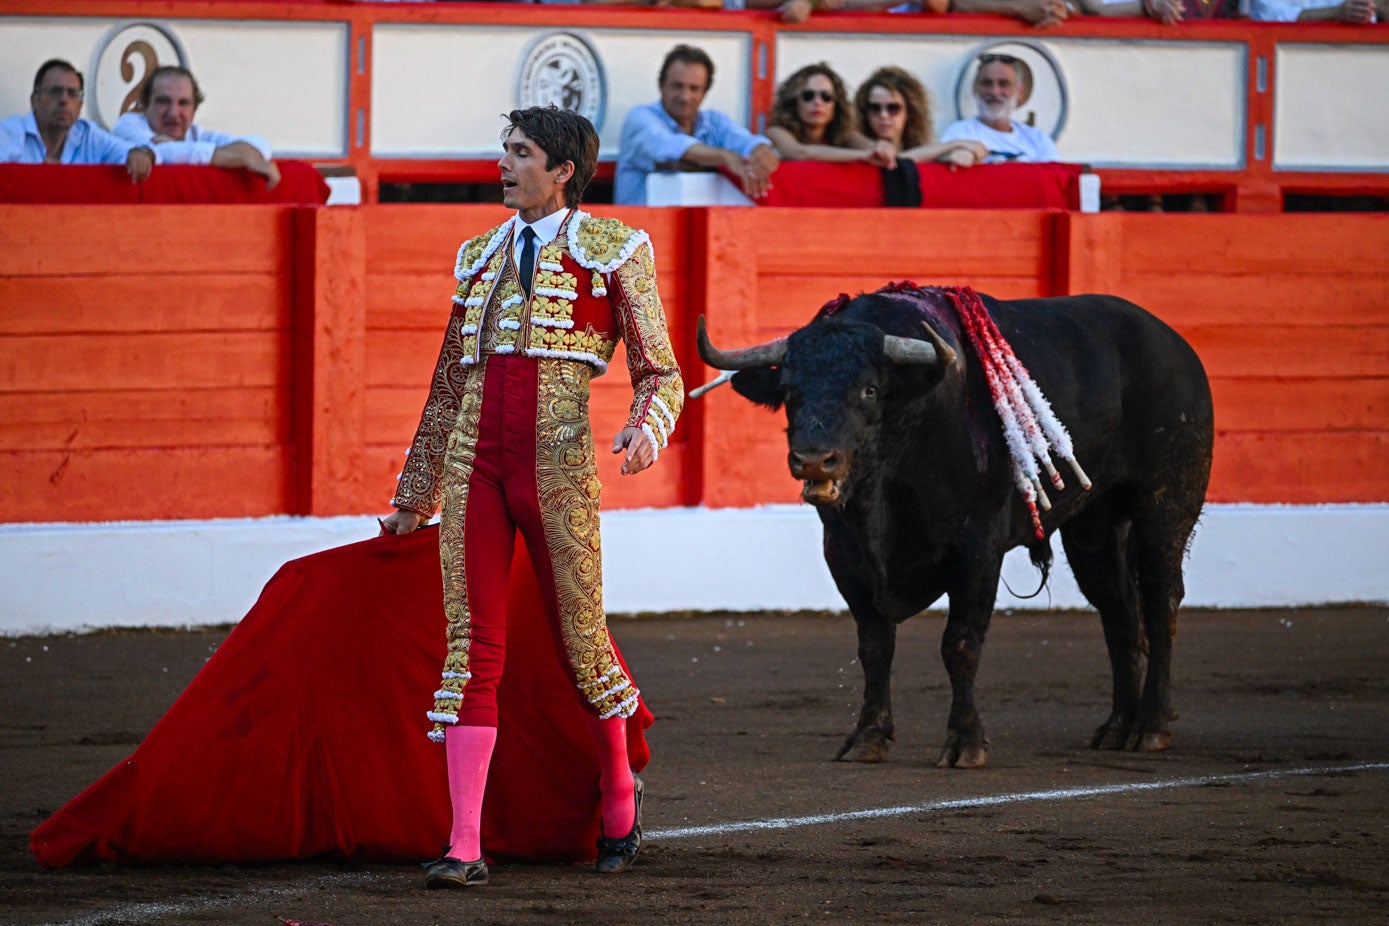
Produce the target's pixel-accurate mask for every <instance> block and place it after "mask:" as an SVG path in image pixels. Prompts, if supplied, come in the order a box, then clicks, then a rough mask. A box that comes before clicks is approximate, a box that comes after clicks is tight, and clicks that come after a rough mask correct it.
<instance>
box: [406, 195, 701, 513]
mask: <svg viewBox="0 0 1389 926" xmlns="http://www.w3.org/2000/svg"><path fill="white" fill-rule="evenodd" d="M520 224H521V223H520V220H519V218H517V217H515V216H513V217H512V218H511V219H509V220H507V221H506V222H503V223H502V224H501V225H498V226H497V227H496V228H493V229H492V230H490V231H488V232H486V233H484V234H482V235H479V236H478V237H476V238H473V239H472V240H470V241H467V242H465V243H464V244H463V246H462V247H461V248H459V251H458V261H457V264H456V266H455V268H454V277H455V278H456V279H457V280H458V290H457V292H456V294H455V295H454V297H453V313H452V316H451V317H450V318H449V323H448V330H447V332H446V333H445V336H444V345H443V348H442V350H441V351H440V354H439V362H438V365H437V366H436V368H435V372H434V379H433V383H432V386H431V388H430V393H429V399H428V401H427V402H426V404H425V409H424V413H423V415H422V416H421V420H420V426H419V429H418V430H417V432H416V434H415V440H414V442H413V444H412V446H411V448H410V453H409V456H408V458H407V460H406V463H405V466H404V468H403V470H402V471H401V474H400V480H399V482H398V484H397V487H396V495H395V498H394V499H392V501H391V504H392V505H394V506H395V507H397V508H406V509H409V510H411V511H415V512H418V513H420V514H422V515H425V516H426V517H428V516H430V515H432V514H433V513H434V512H435V511H436V510H437V509H438V507H439V498H440V486H439V477H440V473H441V471H442V467H443V459H444V453H445V450H446V449H447V443H448V436H449V432H450V430H451V429H452V428H453V425H454V423H455V421H456V420H457V418H458V411H459V405H460V397H461V394H462V392H463V384H464V379H465V374H466V368H467V367H469V366H471V365H473V364H476V363H477V362H478V361H479V360H480V359H481V356H480V355H481V344H480V340H479V334H480V332H481V330H482V322H483V313H484V311H485V310H487V307H488V306H489V304H491V305H495V306H496V308H497V310H499V311H500V312H501V313H502V316H501V317H500V318H499V319H497V320H496V324H497V325H498V326H499V327H500V329H501V331H500V333H499V339H498V343H497V344H496V345H495V346H494V347H493V348H492V350H493V351H494V352H495V353H499V354H505V353H521V354H524V355H526V356H530V357H557V358H562V359H566V360H573V361H576V362H579V363H584V364H587V365H589V366H591V367H592V368H593V370H594V374H595V375H602V374H603V373H605V372H606V371H607V368H608V361H610V360H611V359H612V356H613V352H614V350H615V349H616V347H617V342H618V340H619V339H620V340H622V341H623V342H625V345H626V351H627V369H628V373H629V374H630V376H631V378H632V393H633V396H632V406H631V413H630V415H629V416H628V418H627V422H626V424H625V427H634V428H640V429H641V430H642V431H643V432H644V433H645V434H646V436H647V437H648V438H649V439H650V440H651V443H652V447H653V449H654V450H655V451H656V453H657V454H658V455H659V454H660V451H661V450H662V449H664V448H665V446H666V444H667V443H668V442H669V441H670V437H671V434H672V432H673V431H674V429H675V420H676V418H678V417H679V415H680V410H681V408H682V406H683V404H684V383H683V382H682V380H681V378H680V370H679V368H678V367H677V366H676V363H675V354H674V352H673V351H672V350H671V346H670V336H669V334H668V333H667V331H666V324H665V313H664V310H663V309H662V307H661V297H660V293H659V292H658V291H657V289H656V276H655V266H654V258H653V255H652V251H651V240H650V238H649V237H648V236H647V234H646V232H644V231H641V230H639V229H635V228H632V227H630V226H628V225H625V224H623V223H622V222H620V221H618V220H617V219H610V218H596V217H594V216H591V215H588V214H586V213H584V212H582V211H579V210H574V211H573V212H572V213H571V214H570V215H569V216H568V218H567V219H566V220H565V222H564V224H563V225H562V226H561V228H560V231H559V234H558V235H556V237H555V239H554V240H553V241H551V242H550V243H548V244H546V245H545V246H544V247H542V248H541V249H540V253H539V255H538V260H537V261H536V265H537V266H536V277H535V281H534V289H533V296H532V298H531V300H530V305H529V307H528V306H527V305H526V300H525V294H524V293H523V292H522V291H521V289H520V287H519V285H517V283H516V282H515V281H514V280H515V274H514V273H508V272H504V270H505V269H506V268H505V262H506V261H508V260H510V258H511V249H512V237H513V236H514V235H515V234H516V231H517V229H518V228H519V227H520ZM527 309H529V311H526V310H527Z"/></svg>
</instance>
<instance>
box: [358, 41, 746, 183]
mask: <svg viewBox="0 0 1389 926" xmlns="http://www.w3.org/2000/svg"><path fill="white" fill-rule="evenodd" d="M555 31H562V32H568V33H571V34H573V35H577V36H579V37H580V38H582V39H584V40H585V41H586V42H587V43H588V44H589V45H590V46H592V48H593V50H594V52H595V54H596V55H597V57H598V59H599V60H600V61H601V63H602V66H603V70H604V72H605V75H606V78H607V84H606V87H607V96H606V103H605V106H604V118H603V121H602V125H600V126H599V127H598V129H599V141H600V143H601V154H602V156H603V157H616V156H617V145H618V138H619V136H620V135H621V132H622V119H623V117H624V116H625V115H626V113H627V110H628V109H630V108H631V107H633V106H636V105H639V104H641V103H650V102H652V101H653V100H655V99H656V98H657V97H658V95H659V94H658V92H657V89H656V77H657V74H658V72H659V71H660V68H661V61H662V59H663V58H664V57H665V55H666V52H668V51H669V50H670V49H671V48H672V47H673V46H674V45H676V44H677V43H679V42H688V43H691V44H695V45H698V46H699V47H701V48H703V49H704V50H705V51H706V52H708V54H709V57H710V58H712V59H713V61H714V70H715V74H714V85H713V87H712V88H711V90H710V91H709V95H708V97H706V98H705V104H704V105H705V106H707V107H712V108H714V109H720V110H723V111H724V112H726V113H728V114H729V115H730V116H732V117H733V118H734V119H735V120H737V121H739V122H742V123H744V124H746V122H747V118H748V113H749V111H750V104H749V100H750V91H749V87H750V85H751V74H750V71H749V58H750V56H751V48H752V44H751V39H750V38H749V36H748V35H747V34H746V33H740V32H704V33H673V32H658V31H653V30H640V29H561V30H551V29H545V30H537V29H535V28H533V27H529V26H527V27H521V26H470V25H457V26H454V25H429V26H422V25H412V24H396V23H389V24H381V25H378V26H376V28H375V29H374V31H373V33H372V57H373V62H372V78H373V79H372V88H371V108H372V113H373V114H374V119H373V125H372V133H371V149H372V154H373V155H374V156H376V157H417V158H479V157H489V158H490V157H499V156H500V155H501V135H500V133H501V129H502V125H503V122H502V120H501V118H499V115H500V114H503V113H507V112H510V111H511V110H512V109H514V108H515V107H516V105H517V102H518V97H517V81H518V76H519V74H518V70H519V66H520V62H521V61H522V59H523V57H524V56H525V53H526V49H527V47H528V46H529V45H530V43H531V42H532V41H534V40H535V39H537V37H539V36H542V35H544V34H546V33H550V32H555Z"/></svg>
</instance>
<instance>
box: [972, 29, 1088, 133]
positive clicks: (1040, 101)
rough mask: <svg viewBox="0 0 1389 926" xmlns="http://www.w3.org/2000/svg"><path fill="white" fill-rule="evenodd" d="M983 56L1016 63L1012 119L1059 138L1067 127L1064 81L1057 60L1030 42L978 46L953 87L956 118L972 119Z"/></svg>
mask: <svg viewBox="0 0 1389 926" xmlns="http://www.w3.org/2000/svg"><path fill="white" fill-rule="evenodd" d="M985 55H1007V56H1011V57H1013V58H1015V59H1016V60H1017V62H1018V65H1017V67H1018V72H1019V75H1018V76H1019V79H1020V80H1021V82H1022V92H1021V93H1020V94H1018V108H1017V111H1016V112H1015V113H1014V114H1013V118H1014V119H1016V120H1018V121H1019V122H1025V123H1027V124H1028V125H1035V126H1036V127H1037V128H1039V129H1042V130H1043V131H1045V132H1046V133H1047V134H1048V135H1050V136H1051V137H1052V138H1059V137H1060V136H1061V130H1062V129H1063V128H1064V127H1065V125H1066V105H1067V101H1066V78H1065V77H1064V76H1062V74H1061V66H1060V65H1058V64H1057V63H1056V59H1055V58H1053V57H1052V56H1051V54H1050V53H1049V52H1048V51H1047V50H1046V49H1044V48H1042V47H1041V46H1040V45H1033V44H1031V43H1030V42H1018V41H1006V42H994V43H992V44H989V45H981V46H980V47H979V48H976V49H975V50H974V51H973V52H971V53H970V56H969V58H968V59H967V60H966V61H965V64H964V67H963V68H962V69H961V70H960V77H959V80H957V81H956V83H955V109H956V113H957V114H958V116H957V118H960V119H967V118H969V117H970V116H973V115H974V113H975V111H976V109H977V107H976V106H975V102H974V75H975V74H977V73H978V72H979V59H980V58H981V57H983V56H985Z"/></svg>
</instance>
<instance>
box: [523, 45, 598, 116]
mask: <svg viewBox="0 0 1389 926" xmlns="http://www.w3.org/2000/svg"><path fill="white" fill-rule="evenodd" d="M607 96H608V81H607V77H606V76H605V75H604V73H603V63H602V61H601V60H600V59H599V57H598V54H597V53H596V52H595V51H594V50H593V46H591V45H590V44H589V43H588V42H586V41H584V40H583V39H582V38H580V37H579V36H577V35H575V34H574V33H572V32H551V33H548V34H546V35H542V36H540V37H539V38H537V39H535V40H534V41H533V42H531V43H530V46H529V47H527V49H526V53H525V54H524V55H522V57H521V66H520V70H519V72H518V74H517V76H516V100H517V105H518V106H519V107H520V108H522V109H525V108H527V107H530V106H549V105H551V104H554V105H555V106H557V107H558V108H560V109H569V110H573V111H574V112H576V113H578V114H579V115H581V116H583V117H584V118H586V119H588V121H589V122H592V123H593V126H594V128H596V129H597V130H598V131H600V132H601V131H602V130H603V115H604V110H605V109H606V108H607V102H608V101H607Z"/></svg>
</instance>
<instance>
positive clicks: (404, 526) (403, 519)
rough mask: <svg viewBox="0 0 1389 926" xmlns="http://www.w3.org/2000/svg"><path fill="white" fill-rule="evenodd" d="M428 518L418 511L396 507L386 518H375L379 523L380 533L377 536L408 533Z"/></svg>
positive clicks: (417, 528)
mask: <svg viewBox="0 0 1389 926" xmlns="http://www.w3.org/2000/svg"><path fill="white" fill-rule="evenodd" d="M427 520H429V519H428V518H426V517H425V516H424V515H422V514H420V513H419V512H418V511H411V510H410V509H408V508H397V509H396V510H395V511H394V512H393V513H392V514H390V515H389V516H387V517H386V518H384V519H383V518H377V519H376V523H377V524H380V525H381V533H380V534H377V536H378V537H385V536H386V535H387V534H409V533H412V532H414V531H417V530H419V528H420V525H421V524H423V523H424V522H425V521H427Z"/></svg>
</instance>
